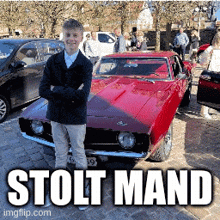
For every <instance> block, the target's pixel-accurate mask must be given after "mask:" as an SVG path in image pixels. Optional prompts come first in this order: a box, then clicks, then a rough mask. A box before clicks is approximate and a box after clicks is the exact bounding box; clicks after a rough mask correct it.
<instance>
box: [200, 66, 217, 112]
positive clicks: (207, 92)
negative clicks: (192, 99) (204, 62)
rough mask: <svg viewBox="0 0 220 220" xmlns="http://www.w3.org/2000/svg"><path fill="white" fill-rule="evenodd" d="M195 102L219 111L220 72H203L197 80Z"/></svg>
mask: <svg viewBox="0 0 220 220" xmlns="http://www.w3.org/2000/svg"><path fill="white" fill-rule="evenodd" d="M197 101H198V103H200V104H202V105H206V106H209V107H211V108H214V109H217V110H220V72H213V71H207V70H204V71H203V72H202V73H201V75H200V78H199V84H198V92H197Z"/></svg>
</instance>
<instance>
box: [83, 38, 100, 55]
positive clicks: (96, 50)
mask: <svg viewBox="0 0 220 220" xmlns="http://www.w3.org/2000/svg"><path fill="white" fill-rule="evenodd" d="M85 54H86V56H87V57H100V55H101V47H100V42H99V41H98V40H88V41H87V42H86V47H85Z"/></svg>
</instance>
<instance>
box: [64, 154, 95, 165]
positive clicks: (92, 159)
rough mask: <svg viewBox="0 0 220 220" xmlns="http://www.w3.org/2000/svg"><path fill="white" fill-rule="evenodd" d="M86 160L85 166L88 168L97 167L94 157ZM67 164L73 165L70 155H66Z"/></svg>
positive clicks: (73, 161)
mask: <svg viewBox="0 0 220 220" xmlns="http://www.w3.org/2000/svg"><path fill="white" fill-rule="evenodd" d="M86 158H87V164H88V166H89V167H96V166H97V159H96V158H95V157H86ZM67 162H68V163H71V164H75V160H74V158H73V157H72V155H68V159H67Z"/></svg>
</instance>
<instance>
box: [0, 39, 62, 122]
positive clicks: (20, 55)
mask: <svg viewBox="0 0 220 220" xmlns="http://www.w3.org/2000/svg"><path fill="white" fill-rule="evenodd" d="M63 48H64V44H63V43H62V42H61V41H56V40H46V39H1V40H0V123H1V122H3V121H5V120H6V118H7V116H8V114H9V112H10V110H11V109H13V108H15V107H18V106H21V105H23V104H25V103H27V102H29V101H32V100H34V99H36V98H39V95H38V87H39V83H40V80H41V77H42V74H43V69H44V66H45V63H46V61H47V59H48V58H49V57H50V56H51V55H52V54H54V53H57V52H59V51H61V50H63Z"/></svg>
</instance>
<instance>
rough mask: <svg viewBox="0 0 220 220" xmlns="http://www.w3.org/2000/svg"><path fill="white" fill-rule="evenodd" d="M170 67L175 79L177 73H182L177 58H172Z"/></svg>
mask: <svg viewBox="0 0 220 220" xmlns="http://www.w3.org/2000/svg"><path fill="white" fill-rule="evenodd" d="M171 65H172V69H173V72H174V76H175V77H176V76H177V75H178V74H179V73H181V72H182V66H181V64H180V60H179V57H178V56H174V57H173V58H172V59H171Z"/></svg>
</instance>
